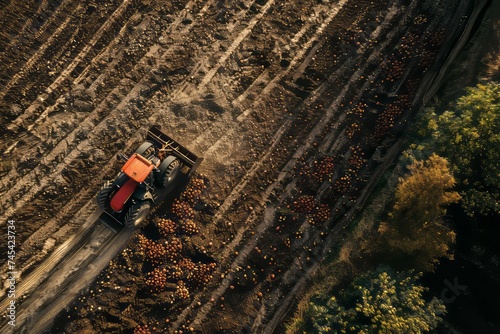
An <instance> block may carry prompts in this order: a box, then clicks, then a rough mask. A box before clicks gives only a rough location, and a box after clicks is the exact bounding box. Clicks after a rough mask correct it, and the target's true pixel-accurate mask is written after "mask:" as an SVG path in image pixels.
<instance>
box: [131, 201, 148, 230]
mask: <svg viewBox="0 0 500 334" xmlns="http://www.w3.org/2000/svg"><path fill="white" fill-rule="evenodd" d="M149 210H151V203H150V202H149V201H141V202H137V203H135V204H133V205H132V206H131V207H130V209H128V212H127V214H126V215H125V220H124V223H125V226H126V227H135V228H141V227H142V226H143V225H144V222H145V220H146V216H147V215H148V214H149Z"/></svg>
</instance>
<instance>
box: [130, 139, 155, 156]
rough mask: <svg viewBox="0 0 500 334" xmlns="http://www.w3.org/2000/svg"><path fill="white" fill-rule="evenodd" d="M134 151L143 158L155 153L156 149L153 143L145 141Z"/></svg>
mask: <svg viewBox="0 0 500 334" xmlns="http://www.w3.org/2000/svg"><path fill="white" fill-rule="evenodd" d="M135 153H137V154H140V155H142V156H143V157H144V158H149V157H150V156H152V155H155V153H156V150H155V146H154V145H153V143H150V142H148V141H145V142H144V143H142V144H141V146H139V148H138V149H137V150H135Z"/></svg>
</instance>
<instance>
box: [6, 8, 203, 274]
mask: <svg viewBox="0 0 500 334" xmlns="http://www.w3.org/2000/svg"><path fill="white" fill-rule="evenodd" d="M209 5H210V3H207V4H205V6H204V7H203V8H202V10H201V11H200V14H203V12H205V11H206V10H207V9H208V7H209ZM187 7H189V5H188V6H187ZM186 11H190V9H187V10H186ZM182 16H183V15H179V16H178V17H179V19H177V23H178V24H177V26H178V25H180V24H181V23H182ZM190 26H192V25H190ZM175 27H176V26H172V29H173V28H175ZM187 29H188V28H184V29H183V30H182V31H184V32H186V30H187ZM167 33H168V31H167V32H166V33H165V34H167ZM150 52H151V53H154V52H155V51H154V50H153V51H150ZM148 56H150V54H149V53H147V54H146V55H145V56H144V57H143V59H144V58H146V57H148ZM146 81H147V80H146ZM146 86H147V85H145V84H142V83H141V82H139V83H138V84H137V85H135V86H134V88H133V89H132V90H131V91H130V93H129V94H128V95H127V96H126V97H125V98H124V99H123V100H122V101H121V103H120V104H119V105H118V106H117V107H116V109H121V110H124V109H125V105H126V104H128V103H129V102H130V100H131V99H133V98H134V97H135V96H137V95H138V94H137V92H138V91H140V90H142V89H145V88H146ZM120 116H121V117H123V116H124V115H123V114H122V115H120ZM124 118H125V117H124ZM106 120H107V118H105V119H104V120H102V121H101V122H100V123H99V124H98V125H97V126H94V133H95V131H96V130H97V129H100V128H102V131H100V132H99V133H105V132H106V128H107V127H108V125H107V124H106V123H105V122H106ZM85 121H88V119H86V120H85ZM152 122H153V121H152ZM82 124H86V123H85V122H80V127H79V128H76V129H75V130H74V131H73V132H72V133H71V134H70V136H67V137H65V138H63V140H62V141H61V142H60V143H59V144H58V146H56V147H55V149H54V150H53V152H55V153H53V154H52V155H47V156H44V161H43V163H44V165H49V164H50V162H52V161H54V160H55V159H56V158H57V157H58V156H59V152H67V151H68V146H69V144H68V143H69V142H75V137H76V135H77V131H78V130H79V129H80V128H81V126H82ZM88 126H89V127H91V126H93V122H92V121H91V122H90V123H88ZM137 140H139V136H137V135H135V136H134V137H133V138H132V140H129V143H130V144H128V145H127V147H131V146H132V145H134V144H135V142H136V141H137ZM90 141H91V140H89V139H88V138H87V139H86V140H85V141H83V142H80V143H79V144H78V145H77V147H76V148H75V149H73V150H72V151H70V152H69V154H67V155H66V157H65V158H64V161H65V164H59V165H58V166H57V168H56V169H55V170H53V171H52V174H51V175H47V177H49V178H50V177H51V176H52V175H53V174H60V173H61V171H62V169H64V166H65V165H69V163H70V162H71V161H74V160H75V159H76V158H78V156H79V154H80V152H82V151H84V150H83V149H80V148H79V147H87V144H88V143H89V142H90ZM46 160H49V161H46ZM112 160H113V159H111V161H112ZM41 168H43V166H42V167H41ZM112 169H114V168H113V166H112V164H111V166H110V164H108V167H105V168H104V170H103V173H106V172H108V171H110V170H112ZM30 174H31V175H32V177H33V178H32V180H33V181H32V183H34V181H35V179H36V178H37V177H38V176H37V175H38V173H37V170H36V169H35V170H34V171H32V172H31V173H30ZM25 178H26V176H23V179H25ZM59 179H60V178H59ZM52 181H53V180H52V179H50V180H45V179H42V180H37V182H38V186H36V187H32V188H31V189H30V191H29V193H28V194H25V196H24V197H25V198H26V197H28V200H29V197H30V196H34V195H35V194H36V193H37V192H39V191H41V190H42V189H44V187H45V186H46V185H47V184H49V183H50V182H52ZM61 182H63V181H61ZM18 188H19V191H22V190H23V189H22V187H21V186H19V187H18ZM10 190H12V188H10ZM88 192H92V193H93V191H92V190H89V191H88ZM80 194H82V193H80ZM85 195H86V194H85ZM78 203H79V199H77V198H74V199H72V200H70V202H69V203H68V204H67V205H65V207H64V208H63V209H62V210H60V211H59V212H58V213H57V216H59V217H60V216H62V215H63V214H64V213H66V212H67V211H69V210H70V209H72V208H73V207H74V206H78ZM17 207H22V205H21V204H20V203H19V202H17ZM14 210H16V207H15V208H11V209H10V211H7V213H6V214H5V216H9V214H10V215H12V212H13V211H14ZM57 216H56V217H55V218H54V219H51V221H49V223H48V224H45V225H44V226H43V227H42V228H40V229H39V230H38V231H37V232H36V233H33V234H32V235H31V236H30V237H29V238H28V240H26V241H25V242H24V245H25V246H30V245H32V244H33V243H34V242H35V241H36V240H37V239H38V235H39V234H47V233H48V231H50V230H51V229H53V227H51V226H52V223H55V222H57V221H58V217H57ZM28 253H29V252H28ZM22 254H23V252H21V255H22ZM24 269H27V268H24Z"/></svg>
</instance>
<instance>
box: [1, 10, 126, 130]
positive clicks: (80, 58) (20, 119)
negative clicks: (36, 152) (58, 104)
mask: <svg viewBox="0 0 500 334" xmlns="http://www.w3.org/2000/svg"><path fill="white" fill-rule="evenodd" d="M131 3H132V0H124V1H123V2H122V3H121V5H120V6H119V7H118V8H117V9H116V10H115V11H114V12H113V14H112V15H111V16H110V17H109V19H107V20H106V21H105V22H104V24H103V25H102V26H101V27H100V28H99V29H98V30H97V32H96V33H95V34H94V36H93V37H92V39H91V40H90V41H89V42H88V43H87V44H86V45H85V46H84V48H83V49H82V51H80V53H79V54H78V55H77V56H76V57H75V58H74V59H73V60H72V61H71V63H70V64H69V65H68V66H67V67H66V68H65V69H64V70H63V71H62V72H61V73H60V74H59V76H58V77H57V78H56V79H55V80H54V81H53V82H52V84H50V85H49V87H47V88H46V89H45V92H46V93H43V94H41V95H39V96H38V98H37V100H40V101H42V102H43V101H44V100H46V99H47V98H48V96H49V94H51V93H52V92H53V91H56V90H57V89H58V88H59V87H60V86H61V85H62V83H63V82H65V81H67V80H68V78H69V77H70V75H71V72H73V70H74V69H75V68H76V67H77V66H78V65H80V64H81V62H82V61H83V60H84V59H85V58H86V57H87V56H88V54H89V53H90V52H91V51H93V47H94V46H95V45H96V43H97V42H98V41H99V40H100V39H101V37H102V36H103V35H104V33H105V32H107V31H108V30H109V28H110V27H111V26H112V25H113V24H114V23H115V21H117V20H118V19H119V18H120V17H121V16H122V15H123V14H124V13H125V11H126V9H127V7H128V6H129V5H130V4H131ZM78 8H81V6H79V7H78ZM71 19H72V17H68V18H67V19H66V21H65V22H64V24H63V25H62V26H60V27H59V28H58V32H59V34H60V32H61V31H62V30H63V29H64V28H65V27H66V26H67V24H68V23H69V22H70V21H71ZM59 34H57V33H55V34H54V35H52V37H51V39H55V38H57V36H58V35H59ZM50 46H51V45H50V44H48V43H44V44H43V46H42V47H41V48H40V51H43V52H40V51H39V52H38V53H37V54H36V55H35V56H33V57H32V58H31V59H30V60H29V61H28V63H27V65H25V66H24V67H23V69H22V70H21V71H20V72H19V73H18V74H17V75H16V76H15V77H14V78H13V79H12V80H11V82H9V83H8V84H7V87H13V86H14V85H15V84H16V83H17V81H18V80H19V79H20V78H21V77H22V76H24V72H29V71H30V70H31V69H32V68H33V66H36V65H37V63H38V61H39V59H40V58H41V57H42V56H43V54H44V52H45V51H46V49H48V48H49V47H50ZM42 49H43V50H42ZM8 90H9V89H6V90H5V91H3V92H0V99H2V98H3V97H4V96H5V94H6V93H7V92H8ZM37 108H38V105H37V104H32V105H31V106H30V107H28V108H27V110H26V111H25V112H24V113H23V115H22V116H20V117H18V118H17V119H16V120H14V121H13V122H12V123H11V124H10V125H9V126H8V127H7V128H8V129H9V130H11V131H14V130H15V128H17V127H19V126H21V125H22V123H23V122H24V121H25V120H26V119H27V118H28V117H30V116H31V114H32V113H33V112H35V110H36V109H37ZM49 111H50V109H48V111H46V112H44V113H42V114H41V115H40V116H39V117H38V119H37V120H36V121H34V122H33V123H32V124H31V125H29V126H28V127H27V131H31V130H32V129H33V127H34V126H35V124H36V123H37V122H40V121H41V120H43V119H44V118H46V117H47V115H48V113H49Z"/></svg>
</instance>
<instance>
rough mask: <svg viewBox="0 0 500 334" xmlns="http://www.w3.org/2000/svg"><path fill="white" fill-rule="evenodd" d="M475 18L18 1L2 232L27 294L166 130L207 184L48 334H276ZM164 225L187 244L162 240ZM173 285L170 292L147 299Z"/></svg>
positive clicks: (2, 38) (419, 4) (9, 75)
mask: <svg viewBox="0 0 500 334" xmlns="http://www.w3.org/2000/svg"><path fill="white" fill-rule="evenodd" d="M469 9H470V8H468V7H467V4H466V3H463V2H462V3H461V4H457V3H456V2H455V1H448V0H441V1H438V2H433V1H416V0H413V1H410V0H404V1H383V0H376V1H367V0H366V1H365V0H362V1H354V0H350V1H349V0H339V1H326V0H325V1H316V0H302V1H276V0H267V1H266V0H257V1H249V0H242V1H237V2H227V1H187V0H185V1H168V2H155V1H147V0H142V1H141V0H124V1H99V0H95V1H90V0H89V1H83V2H81V1H74V0H57V1H47V0H40V1H34V2H33V1H24V0H20V1H6V2H5V4H4V5H2V6H0V21H1V23H2V26H3V29H2V31H1V33H0V106H1V107H2V110H3V111H4V112H2V114H1V116H0V123H1V130H0V134H1V140H0V150H1V151H2V161H1V162H0V178H1V181H0V182H1V185H2V187H1V190H0V191H1V199H0V203H1V210H0V214H1V215H2V220H1V221H0V222H1V224H4V223H5V224H6V223H7V221H8V220H9V219H14V220H15V221H16V231H17V236H16V237H17V239H16V243H17V248H16V266H17V270H18V272H19V277H18V282H19V284H21V283H22V281H23V278H25V280H26V281H28V279H27V278H26V277H28V275H29V274H30V273H33V272H37V271H36V270H37V269H36V268H39V267H42V266H44V264H47V263H48V261H49V259H50V256H51V254H53V253H54V252H55V250H58V249H61V248H60V247H62V246H64V244H65V242H66V241H67V240H69V239H70V238H71V237H72V236H74V235H75V234H76V233H79V232H78V231H81V230H80V226H82V225H83V226H86V224H87V223H86V222H87V221H88V218H89V217H92V215H93V214H94V213H95V211H96V207H97V206H96V204H95V203H94V202H95V199H94V197H95V194H96V192H97V190H98V189H99V187H100V185H101V184H102V183H103V182H104V180H106V179H111V178H112V177H113V176H114V175H115V173H116V171H117V170H118V169H119V167H120V165H119V162H117V161H116V160H115V158H114V157H115V155H116V153H117V152H119V151H122V152H125V153H126V154H128V153H131V152H133V151H134V150H135V148H136V147H137V145H138V144H140V142H141V141H142V139H143V137H144V135H145V133H146V130H147V128H148V127H149V126H150V125H151V124H155V123H157V124H161V125H162V129H163V130H164V131H165V132H166V133H169V134H171V135H172V136H173V137H175V138H176V139H177V140H179V141H180V142H182V143H183V144H184V145H185V146H187V147H189V148H190V149H192V150H193V151H194V152H196V153H198V154H200V155H202V156H204V158H205V160H204V162H203V164H202V165H201V166H200V168H199V174H198V175H197V176H196V177H195V178H194V179H193V180H192V183H191V184H190V185H189V186H188V187H191V188H190V189H191V190H193V189H197V188H196V187H199V192H196V195H195V196H194V195H189V192H188V191H184V192H183V193H182V194H180V195H179V196H180V200H181V201H183V202H184V203H185V204H186V205H187V207H186V208H185V209H184V210H185V211H187V212H188V214H189V215H191V216H190V217H189V218H190V219H191V220H192V223H189V224H191V225H189V224H187V225H186V220H185V218H186V217H184V218H183V217H181V215H182V214H186V213H185V212H184V211H182V210H180V211H179V210H177V209H176V208H175V205H174V206H173V207H172V205H173V202H172V200H170V201H167V202H166V203H165V204H164V205H162V206H161V207H160V208H158V209H157V210H156V211H155V212H154V213H152V214H151V216H150V224H149V225H148V226H147V227H146V228H144V229H143V230H141V231H138V232H136V233H135V235H134V236H133V237H132V238H131V239H130V241H129V242H128V244H126V249H125V250H124V251H122V252H121V253H120V254H119V255H118V256H117V257H116V258H114V260H113V261H112V262H111V263H110V264H109V265H108V266H107V267H106V268H105V269H104V270H103V271H102V272H101V273H100V275H99V276H98V277H97V278H95V280H94V277H90V280H91V281H92V280H93V282H92V283H91V284H90V285H89V286H88V287H85V289H84V290H83V291H82V292H81V293H80V294H79V295H75V296H73V297H76V299H75V300H74V301H73V302H72V303H71V304H68V305H66V306H67V307H66V308H65V309H63V310H62V311H61V310H59V309H58V310H57V311H58V312H59V311H61V312H60V313H59V315H58V316H57V318H56V319H55V321H54V323H53V325H52V328H51V329H50V330H49V331H50V332H51V333H63V332H65V333H118V332H120V333H122V332H123V333H147V332H148V331H150V332H152V333H166V332H175V331H177V332H179V331H182V332H190V331H194V332H200V333H229V332H231V333H233V332H234V333H247V332H252V333H253V332H256V333H261V332H272V331H273V330H274V329H275V328H276V326H277V325H278V324H279V323H280V322H282V321H283V318H284V317H285V316H286V312H287V310H284V308H285V306H284V305H286V308H287V309H288V308H293V305H294V297H293V296H294V294H296V293H299V292H300V287H301V286H303V285H304V284H306V282H307V279H308V277H310V274H311V273H312V272H313V271H314V270H316V269H317V268H318V267H319V265H320V262H321V260H322V258H323V257H324V255H325V252H327V250H328V248H327V246H328V247H329V246H331V244H332V243H335V242H340V240H337V239H336V236H340V235H341V232H342V231H343V230H344V229H345V228H346V226H347V225H348V222H349V219H348V218H349V217H351V215H352V212H354V211H355V209H356V208H357V207H358V205H360V204H361V203H362V199H363V198H365V197H366V196H367V193H368V192H369V191H370V189H372V186H373V184H374V183H375V182H376V180H377V178H378V177H379V175H381V171H383V170H384V168H387V166H388V165H389V164H390V163H392V159H393V158H394V156H395V154H396V153H397V149H398V148H399V146H398V144H396V143H397V139H398V136H399V134H400V133H401V132H402V131H404V129H405V128H406V127H407V126H409V125H410V124H411V120H412V115H413V113H414V112H415V111H416V110H417V109H418V108H419V107H420V105H421V97H422V92H421V90H419V87H420V88H421V86H420V85H421V83H422V82H423V81H425V78H427V76H430V75H431V73H432V72H433V71H435V70H437V69H439V67H440V66H441V64H442V58H443V57H437V56H438V55H440V50H441V47H442V45H444V44H445V42H446V41H447V40H449V39H453V38H457V36H458V34H459V33H460V31H461V29H463V27H464V25H465V23H466V21H465V20H462V19H461V17H462V16H463V15H466V14H467V13H468V10H469ZM394 145H395V146H394ZM201 184H203V187H201ZM190 196H194V197H190ZM195 204H196V205H195ZM201 204H203V205H201ZM201 208H203V210H201ZM176 210H177V211H176ZM182 212H184V213H182ZM160 218H165V219H171V220H172V221H173V222H174V223H173V224H174V225H175V226H176V227H175V228H174V230H172V231H171V232H169V233H165V234H162V233H160V231H159V230H158V227H157V224H158V219H160ZM195 225H196V228H194V226H195ZM165 242H168V243H167V244H165ZM102 245H105V242H103V244H102ZM58 247H59V248H58ZM98 247H100V246H96V249H97V250H96V251H95V253H97V254H98V253H99V249H100V248H98ZM102 247H104V246H102ZM118 248H119V247H118V246H117V248H116V249H118ZM103 249H104V248H103ZM71 254H72V251H71V250H68V251H67V252H62V251H61V255H60V258H68V259H69V258H70V257H71ZM6 259H7V257H6V256H3V257H2V258H0V263H1V264H2V272H3V273H5V274H3V276H2V278H3V279H4V280H5V279H6V278H7V274H6V272H7V265H6ZM68 261H69V260H68ZM54 266H55V262H54ZM155 270H157V272H156V273H157V276H156V277H157V278H158V277H160V276H161V277H162V278H161V279H163V281H161V282H163V283H162V284H160V283H158V284H156V285H155V284H153V283H152V281H151V280H149V282H148V278H151V277H152V276H153V275H154V274H152V273H154V272H155ZM48 271H49V270H48ZM50 279H51V276H50V275H49V273H47V275H46V276H44V278H43V280H45V281H47V280H49V281H50ZM158 279H160V278H158ZM158 282H159V281H158ZM37 284H42V282H39V283H32V284H31V285H30V286H29V287H28V286H27V287H26V293H25V295H24V296H23V297H21V298H19V300H18V303H19V304H20V305H21V306H22V308H21V309H20V310H23V312H24V310H27V309H29V308H30V306H31V305H28V303H27V302H26V303H24V304H23V301H24V300H28V298H29V296H30V295H31V294H32V293H33V291H34V290H35V289H36V287H37ZM153 287H158V289H156V290H155V288H153ZM82 288H83V287H82ZM23 291H24V290H23ZM289 296H290V298H288V297H289ZM0 297H1V298H2V299H3V301H2V302H5V300H7V297H6V290H5V289H4V290H3V291H2V292H1V293H0ZM68 298H69V297H68ZM47 307H49V306H47ZM53 307H54V312H55V310H56V308H57V307H61V304H58V305H56V306H53ZM64 307H65V306H62V308H64ZM20 312H21V311H20ZM23 325H24V326H27V327H25V328H28V329H29V328H30V327H29V326H34V325H33V324H23ZM146 325H147V328H148V329H147V330H146V329H145V328H146ZM4 329H5V328H4ZM5 331H6V332H8V329H5Z"/></svg>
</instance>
